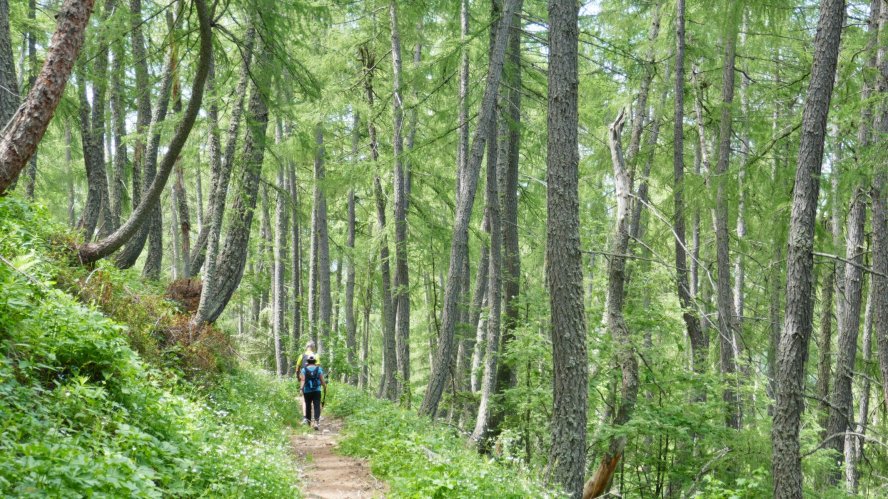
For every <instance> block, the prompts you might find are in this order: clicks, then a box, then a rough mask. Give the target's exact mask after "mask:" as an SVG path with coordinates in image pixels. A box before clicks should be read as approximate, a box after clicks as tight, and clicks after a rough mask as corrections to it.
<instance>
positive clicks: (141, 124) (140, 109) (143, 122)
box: [114, 0, 152, 268]
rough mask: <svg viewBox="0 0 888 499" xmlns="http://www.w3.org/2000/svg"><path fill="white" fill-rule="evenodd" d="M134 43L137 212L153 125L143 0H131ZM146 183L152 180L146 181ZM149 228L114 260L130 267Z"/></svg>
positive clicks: (134, 200) (141, 230)
mask: <svg viewBox="0 0 888 499" xmlns="http://www.w3.org/2000/svg"><path fill="white" fill-rule="evenodd" d="M129 7H130V45H131V47H132V52H133V66H134V67H135V71H134V72H135V75H136V103H137V109H136V140H135V143H134V144H133V172H132V175H133V180H132V210H133V211H135V209H136V207H138V206H139V204H140V203H141V200H142V175H143V171H144V168H145V163H146V156H147V151H146V150H145V138H144V137H145V134H147V133H148V131H149V128H150V126H151V119H152V112H151V88H150V85H149V84H148V56H147V54H146V53H145V38H144V36H143V35H142V2H141V0H130V4H129ZM145 182H146V185H147V184H148V183H149V182H150V181H149V180H145ZM147 236H148V227H147V226H146V225H145V224H142V225H141V226H140V227H139V230H138V231H137V232H136V233H135V234H134V235H133V236H132V237H131V238H130V241H129V243H127V245H126V247H125V248H124V249H123V251H121V252H120V253H119V254H118V255H117V257H116V258H115V260H114V263H115V265H117V266H118V267H119V268H130V267H132V266H133V265H135V263H136V259H137V258H139V255H140V254H141V253H142V249H143V248H144V247H145V240H146V238H147Z"/></svg>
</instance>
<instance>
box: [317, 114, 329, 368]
mask: <svg viewBox="0 0 888 499" xmlns="http://www.w3.org/2000/svg"><path fill="white" fill-rule="evenodd" d="M315 146H316V150H315V161H314V175H315V191H314V203H315V208H316V209H317V228H316V230H317V243H318V252H317V258H318V262H317V265H318V273H317V279H318V311H319V317H318V319H319V320H318V328H319V330H318V339H319V340H320V341H318V351H319V352H321V353H324V352H326V350H325V349H326V348H327V346H328V345H329V341H330V327H331V322H330V316H331V314H332V301H331V296H330V242H329V238H328V236H327V196H326V194H324V191H323V189H322V188H321V185H319V184H323V182H324V176H325V173H324V128H323V126H322V125H321V124H320V123H318V124H317V125H316V126H315Z"/></svg>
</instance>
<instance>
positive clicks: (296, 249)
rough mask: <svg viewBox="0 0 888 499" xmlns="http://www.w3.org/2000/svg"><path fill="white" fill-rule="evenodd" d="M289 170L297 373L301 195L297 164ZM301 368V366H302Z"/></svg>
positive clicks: (300, 313) (299, 350)
mask: <svg viewBox="0 0 888 499" xmlns="http://www.w3.org/2000/svg"><path fill="white" fill-rule="evenodd" d="M287 168H288V182H289V185H288V188H289V191H290V204H291V208H290V210H291V213H290V218H292V221H293V223H292V225H291V226H292V233H291V235H290V237H291V238H292V243H291V246H290V265H291V274H290V275H291V279H292V283H291V285H290V286H291V287H292V288H293V306H292V310H293V317H292V322H293V326H292V331H293V341H292V345H291V348H292V357H291V359H290V361H291V362H290V369H291V370H294V371H295V368H296V366H295V364H296V359H297V358H298V356H299V354H300V353H302V345H301V343H300V340H301V338H302V303H303V295H304V292H303V288H302V238H301V234H300V227H301V225H300V224H299V215H300V213H299V202H300V198H299V193H298V190H297V188H296V163H295V162H294V161H288V162H287ZM300 367H301V366H300Z"/></svg>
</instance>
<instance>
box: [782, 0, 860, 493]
mask: <svg viewBox="0 0 888 499" xmlns="http://www.w3.org/2000/svg"><path fill="white" fill-rule="evenodd" d="M844 14H845V2H844V0H824V1H823V2H821V3H820V19H819V21H818V26H817V34H816V36H815V37H814V63H813V66H812V68H811V77H810V83H809V85H808V93H807V95H806V97H805V107H804V112H803V116H802V131H801V137H800V142H799V155H798V162H797V166H796V178H795V186H794V188H793V194H792V196H793V200H792V214H791V216H790V226H789V239H788V241H789V251H788V253H787V270H786V316H785V318H784V327H783V336H782V337H781V338H780V344H779V345H778V350H777V380H776V395H777V396H776V402H775V406H774V423H773V427H772V430H771V437H772V441H773V456H774V457H773V460H772V464H771V469H772V474H773V477H774V497H775V498H777V499H783V498H787V499H789V498H793V499H795V498H801V497H802V459H801V455H800V449H799V426H800V422H801V415H802V409H803V407H804V390H805V386H804V380H805V376H804V373H805V360H806V358H807V354H808V342H809V340H810V337H811V329H812V327H813V324H812V323H813V320H812V319H813V317H812V316H813V313H814V310H813V303H812V292H813V271H814V255H813V246H814V226H815V221H816V216H817V199H818V197H819V194H820V169H821V163H822V161H823V141H824V137H825V135H826V121H827V116H828V114H829V102H830V99H831V98H832V91H833V81H834V78H835V72H836V64H837V61H838V56H839V42H840V40H841V34H842V21H843V19H844Z"/></svg>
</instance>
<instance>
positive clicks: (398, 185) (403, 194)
mask: <svg viewBox="0 0 888 499" xmlns="http://www.w3.org/2000/svg"><path fill="white" fill-rule="evenodd" d="M389 13H390V17H391V33H392V35H391V38H392V113H393V115H394V116H393V121H394V127H393V133H394V137H393V138H392V146H393V155H394V161H395V165H394V184H395V185H394V193H395V200H394V207H395V220H394V223H395V276H394V277H395V283H394V290H393V291H394V292H393V293H392V299H393V300H394V306H395V331H396V333H395V339H396V340H397V341H396V344H397V360H398V373H399V375H400V377H401V380H400V385H401V388H402V389H403V391H404V394H405V395H406V396H405V400H406V402H407V405H408V406H409V405H410V277H409V271H408V266H407V202H408V194H407V183H408V179H407V172H406V169H405V168H404V165H403V159H402V154H403V149H404V146H403V139H402V137H401V128H402V126H403V111H402V109H401V104H402V102H401V35H400V32H399V30H398V5H397V2H395V1H394V0H392V2H391V3H390V4H389Z"/></svg>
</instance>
